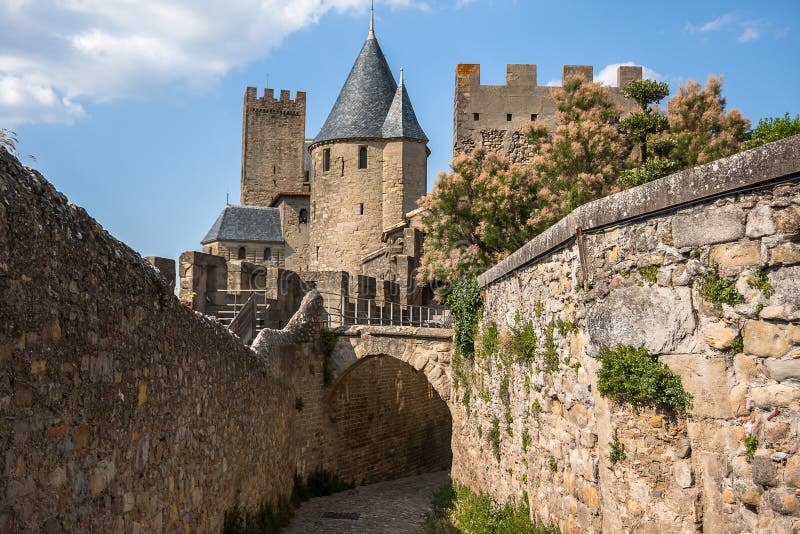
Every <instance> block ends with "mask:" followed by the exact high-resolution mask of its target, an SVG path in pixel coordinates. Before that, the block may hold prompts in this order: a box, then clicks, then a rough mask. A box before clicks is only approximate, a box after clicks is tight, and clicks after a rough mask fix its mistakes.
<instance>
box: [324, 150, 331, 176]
mask: <svg viewBox="0 0 800 534" xmlns="http://www.w3.org/2000/svg"><path fill="white" fill-rule="evenodd" d="M329 170H331V149H330V148H326V149H325V150H323V151H322V172H328V171H329Z"/></svg>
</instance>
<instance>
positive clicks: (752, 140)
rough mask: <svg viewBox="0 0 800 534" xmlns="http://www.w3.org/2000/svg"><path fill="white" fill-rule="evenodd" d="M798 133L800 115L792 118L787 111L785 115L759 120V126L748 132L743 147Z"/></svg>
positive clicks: (758, 144) (799, 131)
mask: <svg viewBox="0 0 800 534" xmlns="http://www.w3.org/2000/svg"><path fill="white" fill-rule="evenodd" d="M798 134H800V115H795V116H794V118H791V117H789V113H788V112H787V113H786V114H784V116H783V117H774V118H764V119H761V120H759V121H758V126H756V127H755V128H753V130H752V131H751V132H749V133H748V134H747V141H745V142H744V145H743V147H742V148H745V149H747V148H753V147H757V146H761V145H763V144H765V143H771V142H773V141H779V140H781V139H785V138H787V137H791V136H793V135H798Z"/></svg>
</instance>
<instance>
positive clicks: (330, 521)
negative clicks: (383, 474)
mask: <svg viewBox="0 0 800 534" xmlns="http://www.w3.org/2000/svg"><path fill="white" fill-rule="evenodd" d="M447 477H448V472H447V471H439V472H437V473H428V474H425V475H418V476H413V477H407V478H401V479H398V480H392V481H390V482H379V483H378V484H370V485H369V486H361V487H358V488H355V489H352V490H349V491H344V492H342V493H337V494H335V495H330V496H328V497H317V498H315V499H311V500H310V501H308V502H305V503H303V504H302V505H301V506H300V508H298V510H297V511H296V513H295V517H294V519H293V520H292V522H291V523H290V524H289V526H288V527H286V528H285V529H284V530H283V532H284V533H285V534H317V533H325V534H334V533H335V534H366V533H369V534H372V533H385V534H405V533H409V534H411V533H414V534H419V533H420V532H423V523H424V516H425V514H426V513H428V512H429V511H430V509H431V496H432V495H433V492H434V491H436V490H437V489H439V488H441V487H442V486H444V485H445V484H446V483H447Z"/></svg>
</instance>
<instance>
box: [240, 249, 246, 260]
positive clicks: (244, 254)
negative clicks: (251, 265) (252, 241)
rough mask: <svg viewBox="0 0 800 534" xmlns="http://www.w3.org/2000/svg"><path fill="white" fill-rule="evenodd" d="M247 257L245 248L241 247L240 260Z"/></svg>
mask: <svg viewBox="0 0 800 534" xmlns="http://www.w3.org/2000/svg"><path fill="white" fill-rule="evenodd" d="M246 257H247V251H246V250H245V248H244V247H239V259H240V260H243V259H245V258H246Z"/></svg>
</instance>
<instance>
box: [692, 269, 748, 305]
mask: <svg viewBox="0 0 800 534" xmlns="http://www.w3.org/2000/svg"><path fill="white" fill-rule="evenodd" d="M718 270H719V265H717V264H716V263H712V264H711V270H710V271H708V272H707V273H705V274H704V275H703V283H702V285H701V286H700V294H701V295H702V296H703V298H704V299H706V300H707V301H709V302H713V303H715V304H730V305H733V304H740V303H742V302H744V296H743V295H742V294H741V293H739V291H737V290H736V286H735V285H734V284H733V282H731V281H730V280H728V279H727V278H723V277H722V276H720V275H719V271H718Z"/></svg>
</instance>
